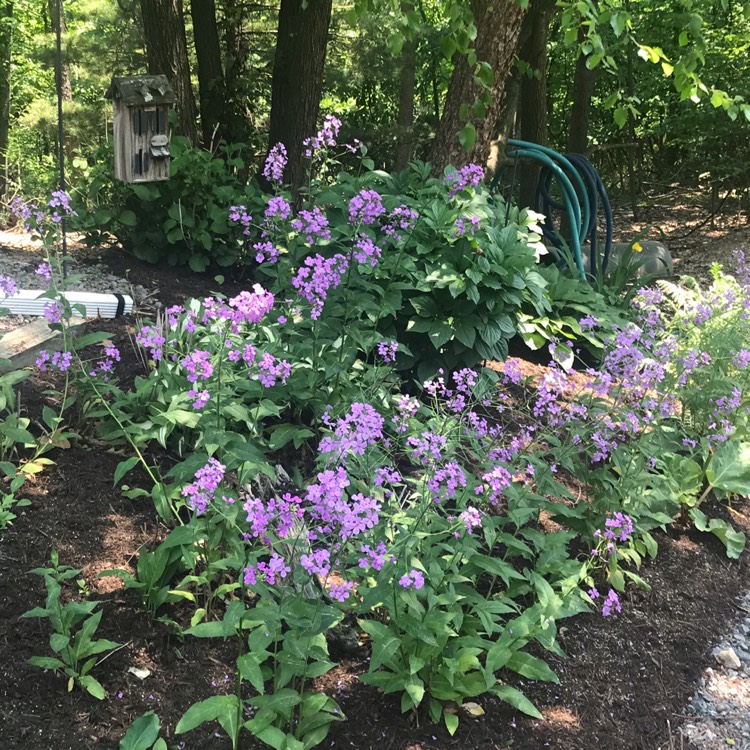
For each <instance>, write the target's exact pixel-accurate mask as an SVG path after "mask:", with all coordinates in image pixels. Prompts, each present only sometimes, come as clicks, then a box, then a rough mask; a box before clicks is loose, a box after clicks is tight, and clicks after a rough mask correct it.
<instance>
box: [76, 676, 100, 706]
mask: <svg viewBox="0 0 750 750" xmlns="http://www.w3.org/2000/svg"><path fill="white" fill-rule="evenodd" d="M78 679H79V682H80V683H81V687H83V688H85V689H86V691H87V692H88V693H89V695H93V696H94V698H96V699H97V700H100V701H103V700H104V698H105V696H106V695H107V694H106V693H105V692H104V688H103V687H102V684H101V683H100V682H99V680H97V679H96V678H95V677H91V676H90V675H84V676H83V677H79V678H78Z"/></svg>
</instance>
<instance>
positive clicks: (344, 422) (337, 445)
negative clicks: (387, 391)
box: [318, 403, 384, 461]
mask: <svg viewBox="0 0 750 750" xmlns="http://www.w3.org/2000/svg"><path fill="white" fill-rule="evenodd" d="M383 423H384V420H383V417H382V416H380V414H379V413H378V412H377V411H376V410H375V409H374V408H373V407H372V406H370V404H361V403H354V404H352V405H351V408H350V409H349V411H348V412H347V414H346V415H345V416H343V417H342V418H340V419H338V420H336V426H335V427H334V430H333V435H328V436H326V437H324V438H323V439H322V440H321V441H320V446H319V448H318V452H319V453H321V454H322V455H328V456H331V457H332V458H334V459H335V460H337V461H338V460H344V459H345V458H346V454H348V453H354V454H356V455H360V456H363V455H364V453H365V449H366V448H367V447H368V446H371V445H375V443H376V442H377V441H378V440H380V438H382V437H383Z"/></svg>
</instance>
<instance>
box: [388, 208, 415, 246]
mask: <svg viewBox="0 0 750 750" xmlns="http://www.w3.org/2000/svg"><path fill="white" fill-rule="evenodd" d="M418 218H419V214H418V213H417V212H416V211H415V210H414V209H412V208H409V206H407V205H405V204H403V205H401V206H397V207H396V208H394V209H393V211H391V213H390V214H388V219H387V221H386V223H385V224H383V233H384V234H385V235H386V236H387V237H391V238H392V239H393V240H394V241H395V242H400V241H401V240H402V239H403V236H402V234H401V232H410V231H411V230H412V229H414V227H415V226H416V223H417V219H418Z"/></svg>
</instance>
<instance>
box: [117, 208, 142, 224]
mask: <svg viewBox="0 0 750 750" xmlns="http://www.w3.org/2000/svg"><path fill="white" fill-rule="evenodd" d="M117 220H118V221H119V222H120V224H123V225H124V226H126V227H134V226H135V225H136V224H137V223H138V218H137V217H136V215H135V214H134V213H133V212H132V211H128V210H126V211H123V212H122V213H121V214H120V215H119V216H118V217H117Z"/></svg>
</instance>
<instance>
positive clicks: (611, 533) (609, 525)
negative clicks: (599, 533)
mask: <svg viewBox="0 0 750 750" xmlns="http://www.w3.org/2000/svg"><path fill="white" fill-rule="evenodd" d="M604 527H605V530H604V534H603V535H604V536H605V537H606V538H607V539H610V540H613V541H614V540H615V539H617V540H618V541H620V542H627V541H628V539H629V538H630V535H631V534H632V533H633V519H632V518H631V517H630V516H629V515H627V514H626V513H620V512H619V511H618V512H616V513H615V514H614V515H613V516H612V517H611V518H607V519H606V520H605V522H604Z"/></svg>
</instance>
